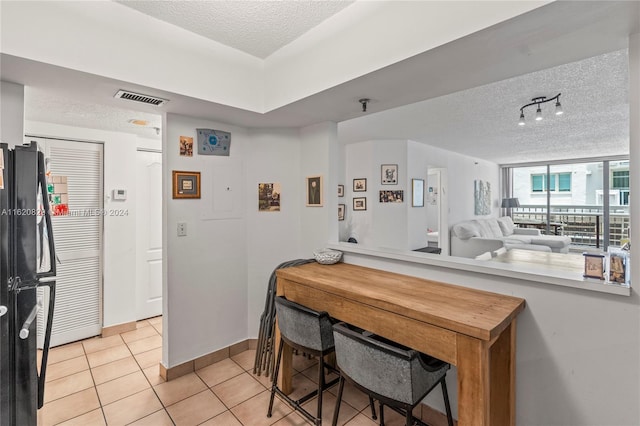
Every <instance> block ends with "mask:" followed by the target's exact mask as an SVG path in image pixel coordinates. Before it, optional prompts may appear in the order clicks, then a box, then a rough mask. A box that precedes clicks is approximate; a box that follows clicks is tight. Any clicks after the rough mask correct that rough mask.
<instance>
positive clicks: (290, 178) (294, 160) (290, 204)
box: [245, 129, 325, 338]
mask: <svg viewBox="0 0 640 426" xmlns="http://www.w3.org/2000/svg"><path fill="white" fill-rule="evenodd" d="M250 137H251V149H250V150H248V152H247V158H246V185H247V191H246V197H245V198H246V207H247V208H246V212H247V213H246V217H247V267H248V272H247V279H248V301H247V303H248V336H249V337H251V338H255V337H257V336H258V326H259V324H260V315H261V314H262V312H263V310H264V303H265V296H266V294H267V285H268V282H269V277H270V275H271V273H272V272H273V269H274V268H275V267H276V266H277V265H279V264H280V263H282V262H285V261H288V260H293V259H297V258H298V257H305V258H306V257H310V255H309V254H308V253H301V254H300V253H299V245H300V241H301V237H300V235H301V229H300V225H301V224H300V215H301V211H302V210H303V209H306V208H308V207H305V206H304V204H305V196H304V193H303V192H304V178H301V174H300V166H299V165H300V155H301V154H300V152H301V146H300V134H299V131H298V130H297V129H257V130H251V131H250ZM270 182H272V183H280V184H281V185H282V187H281V188H282V194H281V199H280V211H279V212H260V211H258V184H259V183H270ZM309 208H310V207H309ZM324 243H325V242H324V241H323V244H324Z"/></svg>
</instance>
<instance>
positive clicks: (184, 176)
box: [172, 170, 200, 198]
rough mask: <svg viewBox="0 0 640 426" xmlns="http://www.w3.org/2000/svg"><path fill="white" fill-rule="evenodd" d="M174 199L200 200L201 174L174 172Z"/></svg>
mask: <svg viewBox="0 0 640 426" xmlns="http://www.w3.org/2000/svg"><path fill="white" fill-rule="evenodd" d="M172 174H173V198H200V172H183V171H178V170H174V171H173V172H172Z"/></svg>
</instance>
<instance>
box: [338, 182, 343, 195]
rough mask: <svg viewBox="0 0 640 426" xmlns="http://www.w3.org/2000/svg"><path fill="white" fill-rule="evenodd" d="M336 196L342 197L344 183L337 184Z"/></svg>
mask: <svg viewBox="0 0 640 426" xmlns="http://www.w3.org/2000/svg"><path fill="white" fill-rule="evenodd" d="M338 197H344V185H338Z"/></svg>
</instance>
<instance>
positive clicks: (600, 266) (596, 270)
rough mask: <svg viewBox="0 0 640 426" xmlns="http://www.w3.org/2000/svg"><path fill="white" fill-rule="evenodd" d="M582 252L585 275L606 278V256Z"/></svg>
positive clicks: (586, 276)
mask: <svg viewBox="0 0 640 426" xmlns="http://www.w3.org/2000/svg"><path fill="white" fill-rule="evenodd" d="M582 254H583V255H584V274H583V277H585V278H597V279H599V280H604V256H603V255H601V254H591V253H582Z"/></svg>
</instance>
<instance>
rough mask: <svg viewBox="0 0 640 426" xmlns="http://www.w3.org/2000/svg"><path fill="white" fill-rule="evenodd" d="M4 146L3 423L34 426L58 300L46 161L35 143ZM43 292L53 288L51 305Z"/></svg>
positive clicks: (0, 276)
mask: <svg viewBox="0 0 640 426" xmlns="http://www.w3.org/2000/svg"><path fill="white" fill-rule="evenodd" d="M0 150H1V153H0V174H1V176H0V179H1V180H0V314H1V316H0V397H1V401H0V425H19V426H30V425H34V426H35V425H36V423H37V410H38V408H41V407H42V405H43V401H44V383H45V375H46V365H47V357H48V353H49V341H50V337H51V324H52V320H53V308H54V301H55V274H56V267H55V266H56V262H55V259H56V258H55V249H54V244H53V234H52V230H51V217H50V215H49V202H48V201H49V200H48V192H47V181H46V175H45V173H46V172H45V162H44V156H43V154H42V153H41V152H39V151H38V147H37V144H36V143H35V142H32V143H31V144H29V145H23V146H16V147H15V148H13V149H9V146H8V145H7V144H0ZM44 287H47V288H48V290H42V289H43V288H44ZM43 291H49V296H50V297H49V298H48V299H49V303H48V306H43V302H42V300H43V298H42V297H41V294H42V292H43ZM39 314H40V315H45V316H46V326H45V329H46V330H45V336H44V348H43V353H42V361H41V364H40V366H39V367H40V368H39V369H38V366H37V347H36V337H37V330H36V326H37V321H36V318H37V315H39ZM38 370H39V371H40V373H39V374H38Z"/></svg>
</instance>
